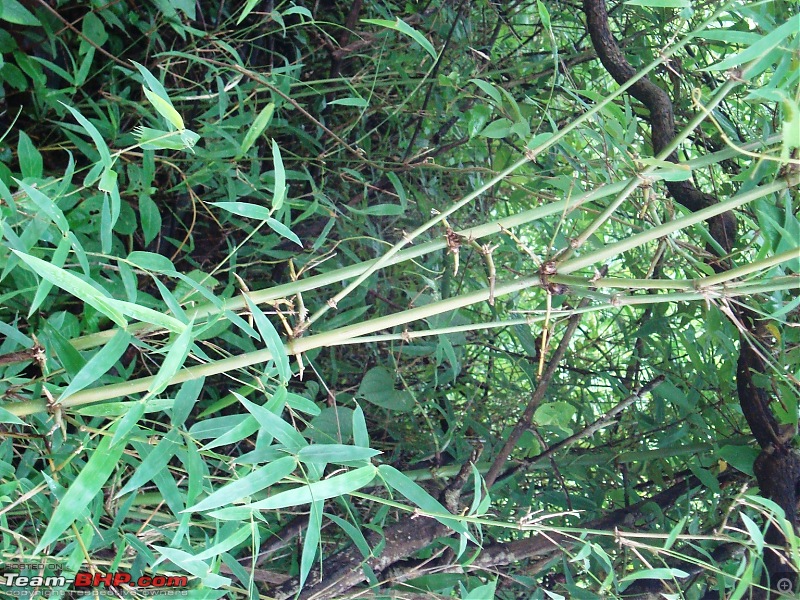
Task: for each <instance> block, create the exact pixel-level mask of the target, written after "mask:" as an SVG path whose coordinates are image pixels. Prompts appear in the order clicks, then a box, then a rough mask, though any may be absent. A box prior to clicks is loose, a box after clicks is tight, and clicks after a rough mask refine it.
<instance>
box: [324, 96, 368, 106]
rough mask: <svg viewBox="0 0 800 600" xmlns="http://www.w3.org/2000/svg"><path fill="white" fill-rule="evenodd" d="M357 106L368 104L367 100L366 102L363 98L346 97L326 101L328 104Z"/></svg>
mask: <svg viewBox="0 0 800 600" xmlns="http://www.w3.org/2000/svg"><path fill="white" fill-rule="evenodd" d="M336 105H338V106H357V107H359V108H364V107H366V106H369V102H367V101H366V100H365V99H364V98H355V97H347V98H339V99H338V100H331V101H330V102H328V106H336Z"/></svg>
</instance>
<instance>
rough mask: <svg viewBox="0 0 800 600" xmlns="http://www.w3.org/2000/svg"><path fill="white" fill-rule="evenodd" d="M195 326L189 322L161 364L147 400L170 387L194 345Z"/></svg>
mask: <svg viewBox="0 0 800 600" xmlns="http://www.w3.org/2000/svg"><path fill="white" fill-rule="evenodd" d="M193 325H194V320H191V321H189V323H188V324H187V325H186V327H185V329H184V330H183V331H182V332H181V334H180V335H179V336H178V337H177V338H176V340H175V341H174V342H173V343H172V347H171V348H170V349H169V352H167V357H166V358H165V359H164V362H163V363H162V364H161V368H159V369H158V373H156V376H155V378H154V379H153V382H152V383H151V384H150V386H149V387H148V388H147V395H146V396H145V398H149V397H150V396H155V395H156V394H160V393H161V392H163V391H164V390H165V389H166V388H167V386H168V385H169V382H170V381H172V378H173V377H175V375H176V374H177V373H178V371H179V370H180V368H181V367H182V366H183V363H184V362H185V361H186V357H187V356H188V355H189V350H191V348H192V344H193V343H194V336H193V332H192V327H193Z"/></svg>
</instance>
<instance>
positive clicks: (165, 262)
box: [125, 250, 175, 275]
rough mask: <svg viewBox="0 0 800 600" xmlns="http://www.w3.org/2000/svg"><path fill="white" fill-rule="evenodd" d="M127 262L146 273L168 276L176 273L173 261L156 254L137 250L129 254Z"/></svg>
mask: <svg viewBox="0 0 800 600" xmlns="http://www.w3.org/2000/svg"><path fill="white" fill-rule="evenodd" d="M125 260H127V261H128V262H130V263H132V264H134V265H136V266H137V267H139V268H141V269H144V270H145V271H155V272H156V273H164V274H166V275H171V274H173V273H175V265H173V264H172V261H171V260H170V259H168V258H167V257H166V256H164V255H162V254H156V253H155V252H142V251H140V250H135V251H133V252H131V253H130V254H128V258H127V259H125Z"/></svg>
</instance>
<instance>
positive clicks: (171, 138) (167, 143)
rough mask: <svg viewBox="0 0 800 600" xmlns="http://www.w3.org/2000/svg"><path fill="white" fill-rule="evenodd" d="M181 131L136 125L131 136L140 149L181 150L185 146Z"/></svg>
mask: <svg viewBox="0 0 800 600" xmlns="http://www.w3.org/2000/svg"><path fill="white" fill-rule="evenodd" d="M184 131H188V129H185V130H184ZM182 133H183V132H181V131H164V130H163V129H152V128H151V127H143V126H141V125H137V126H136V127H135V128H134V130H133V137H134V138H136V142H137V143H138V144H139V147H140V148H141V149H142V150H183V149H184V148H186V147H187V146H186V143H185V142H184V141H183V138H182V137H181V136H182ZM198 137H199V136H198Z"/></svg>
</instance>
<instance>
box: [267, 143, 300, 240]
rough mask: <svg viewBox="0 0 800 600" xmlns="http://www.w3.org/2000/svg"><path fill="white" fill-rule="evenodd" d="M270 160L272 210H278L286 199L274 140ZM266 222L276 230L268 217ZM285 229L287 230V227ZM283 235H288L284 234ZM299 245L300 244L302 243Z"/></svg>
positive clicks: (278, 155)
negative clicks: (271, 171)
mask: <svg viewBox="0 0 800 600" xmlns="http://www.w3.org/2000/svg"><path fill="white" fill-rule="evenodd" d="M272 162H273V164H274V166H275V195H274V196H273V197H272V210H273V211H278V210H280V209H281V207H282V206H283V202H284V200H286V170H285V169H284V168H283V158H281V149H280V148H279V147H278V143H277V142H276V141H275V140H272ZM276 222H277V221H276ZM267 224H268V225H269V226H270V227H272V229H273V230H275V231H277V230H276V229H275V227H273V226H272V224H270V223H269V218H267ZM287 231H289V229H288V228H287ZM289 233H290V234H291V235H294V234H293V233H292V232H291V231H289ZM282 235H283V234H282ZM284 237H288V236H285V235H284ZM295 237H297V236H295ZM289 239H291V238H289ZM297 243H298V244H300V240H299V239H298V240H297ZM300 245H301V246H302V244H300Z"/></svg>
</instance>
